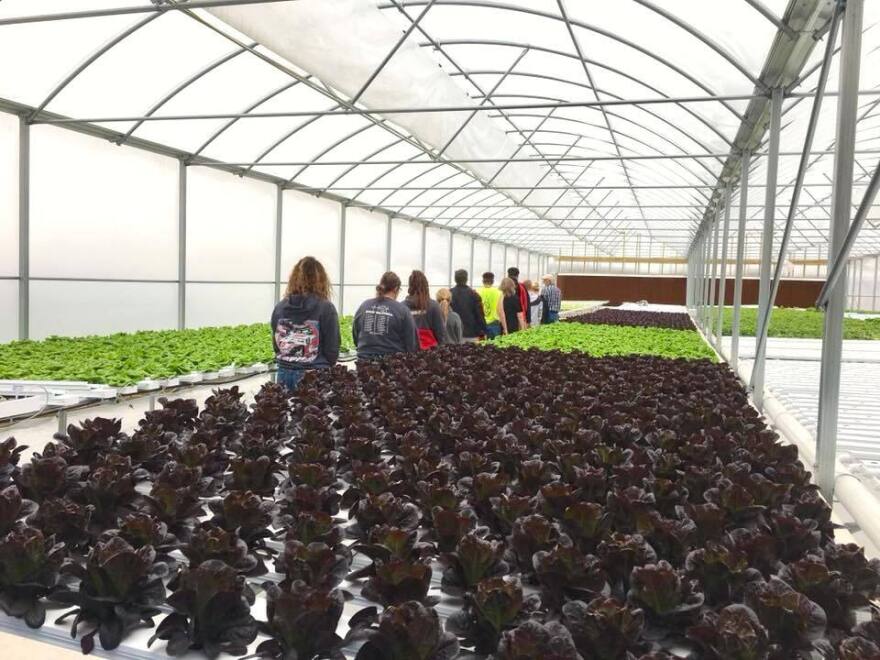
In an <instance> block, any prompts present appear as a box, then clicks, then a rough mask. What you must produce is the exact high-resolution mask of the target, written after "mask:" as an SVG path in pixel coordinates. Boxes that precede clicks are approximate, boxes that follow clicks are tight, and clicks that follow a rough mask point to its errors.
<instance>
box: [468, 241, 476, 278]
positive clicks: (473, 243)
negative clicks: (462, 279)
mask: <svg viewBox="0 0 880 660" xmlns="http://www.w3.org/2000/svg"><path fill="white" fill-rule="evenodd" d="M470 238H471V257H470V267H469V268H468V275H469V281H470V283H471V286H474V285H475V284H476V283H477V276H476V273H474V250H476V244H477V241H476V240H475V239H474V237H473V236H471V237H470Z"/></svg>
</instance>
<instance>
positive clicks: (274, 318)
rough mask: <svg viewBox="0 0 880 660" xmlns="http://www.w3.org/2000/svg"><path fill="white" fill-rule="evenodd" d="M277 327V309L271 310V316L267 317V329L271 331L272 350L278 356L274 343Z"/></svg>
mask: <svg viewBox="0 0 880 660" xmlns="http://www.w3.org/2000/svg"><path fill="white" fill-rule="evenodd" d="M276 327H278V308H277V307H275V308H274V309H273V310H272V316H271V317H269V328H271V330H272V350H273V351H275V355H278V344H277V343H276V342H275V328H276Z"/></svg>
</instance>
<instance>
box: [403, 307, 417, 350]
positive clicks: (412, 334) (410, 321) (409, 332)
mask: <svg viewBox="0 0 880 660" xmlns="http://www.w3.org/2000/svg"><path fill="white" fill-rule="evenodd" d="M404 308H405V310H406V311H405V314H404V317H403V346H404V348H405V349H406V352H407V353H415V352H417V351H418V350H419V334H418V331H417V330H416V320H415V319H414V318H413V315H412V312H411V311H410V310H409V307H406V306H404Z"/></svg>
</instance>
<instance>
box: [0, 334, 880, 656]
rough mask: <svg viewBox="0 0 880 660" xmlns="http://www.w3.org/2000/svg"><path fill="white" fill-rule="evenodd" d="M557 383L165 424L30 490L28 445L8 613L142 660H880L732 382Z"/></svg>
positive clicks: (313, 398)
mask: <svg viewBox="0 0 880 660" xmlns="http://www.w3.org/2000/svg"><path fill="white" fill-rule="evenodd" d="M540 357H541V359H540V360H536V359H535V354H534V353H533V352H528V351H521V350H518V349H515V348H514V349H507V350H499V349H496V348H494V347H491V346H490V347H482V346H464V347H455V348H441V349H437V350H433V351H425V352H421V353H418V354H410V355H403V356H398V357H394V358H390V359H386V360H383V361H375V362H365V363H361V364H360V365H359V366H358V370H357V372H355V371H351V370H346V369H343V368H338V369H335V370H332V371H328V372H324V373H321V374H310V375H308V376H307V377H306V378H305V380H304V381H303V386H302V387H301V388H300V389H299V390H298V391H297V393H296V395H295V396H294V397H293V398H291V399H288V398H287V396H286V395H285V393H284V392H283V390H281V389H280V388H279V387H278V386H276V385H266V386H265V387H264V388H263V390H262V391H261V392H260V394H259V395H258V396H257V399H256V404H255V405H254V407H253V409H252V410H248V409H246V408H245V406H244V405H243V404H242V403H241V399H240V395H239V394H238V392H237V391H236V390H235V388H232V389H229V390H219V391H217V392H216V393H215V395H214V396H213V397H212V398H210V399H209V400H208V401H206V403H205V406H204V409H203V410H201V411H199V410H197V408H196V406H195V404H194V403H193V402H187V401H183V400H177V401H170V402H169V401H165V402H163V407H162V408H161V409H159V410H156V411H153V412H150V413H147V415H146V416H145V418H144V420H143V421H142V422H141V423H140V425H139V427H138V429H137V430H135V431H134V432H133V433H132V434H131V435H128V434H125V433H122V432H121V428H120V426H119V424H118V423H115V422H111V421H108V420H95V421H91V422H84V423H83V425H82V426H81V427H71V428H70V429H69V432H68V434H67V436H63V437H60V438H58V439H57V440H56V441H55V442H53V443H52V444H51V445H49V446H47V447H46V449H45V450H44V451H43V452H42V454H41V455H38V456H35V457H34V458H33V459H32V460H31V461H29V462H27V463H25V464H23V465H20V466H19V465H17V463H18V461H17V457H18V450H17V449H16V448H15V447H14V443H11V442H8V443H6V444H5V445H3V452H2V453H0V456H2V457H3V462H2V465H0V476H2V479H3V482H4V485H5V486H6V488H5V489H4V490H3V491H2V497H0V503H2V506H0V525H2V526H3V530H2V531H4V532H6V536H5V537H3V538H2V539H0V607H2V608H3V609H5V610H6V611H7V613H9V614H11V615H13V616H19V617H23V618H24V619H25V621H27V622H28V623H29V624H30V625H33V626H37V625H39V624H41V623H42V622H43V619H44V618H45V607H46V604H47V603H53V602H54V603H58V604H59V605H61V606H63V607H64V608H65V609H66V608H79V609H80V612H79V614H78V615H72V616H71V617H70V619H68V620H69V621H75V623H74V624H73V629H74V632H75V634H76V635H77V637H78V639H79V640H80V641H81V642H82V644H83V648H84V649H85V650H90V649H91V648H92V646H93V645H103V646H105V647H113V646H115V645H116V644H117V643H120V642H121V643H122V644H123V646H124V648H125V649H126V650H127V655H128V656H134V657H146V651H145V649H144V648H139V649H138V651H137V652H133V651H131V650H130V646H129V645H131V644H133V643H135V642H140V641H144V640H145V638H146V637H147V636H148V635H149V633H148V632H144V631H143V630H141V629H133V628H134V626H136V625H140V624H142V623H144V622H146V621H156V622H159V625H158V628H156V629H155V631H154V632H155V633H156V635H157V636H158V637H159V639H160V640H161V641H159V642H158V645H159V647H158V648H159V649H161V648H162V646H163V645H164V646H165V647H166V649H167V650H168V651H170V652H172V653H184V652H190V651H193V652H199V651H200V652H204V653H206V654H208V655H214V654H216V653H218V652H221V651H223V652H230V653H232V654H243V653H246V652H257V653H258V654H259V655H261V656H262V657H271V658H285V659H289V658H297V660H304V659H312V658H325V657H334V658H335V657H342V655H340V654H344V655H345V656H348V657H355V656H356V657H357V658H359V659H360V660H450V659H451V658H454V657H462V658H464V657H472V656H473V655H477V656H484V655H486V654H491V655H492V657H493V658H495V659H496V660H539V659H542V660H543V659H546V660H549V659H551V658H552V659H553V660H588V659H592V658H603V659H604V658H610V659H614V658H620V659H621V660H630V659H631V658H636V659H640V660H660V659H662V658H670V657H674V656H680V657H683V656H684V655H685V654H688V653H693V654H694V657H698V658H767V659H772V660H777V659H778V660H782V659H789V658H809V657H826V658H834V657H838V658H841V659H843V660H855V659H856V658H859V659H865V658H874V657H876V656H877V654H878V653H880V650H878V644H880V620H875V621H874V622H873V623H871V622H870V621H868V619H869V614H868V608H867V604H868V601H869V599H870V598H873V597H875V596H876V594H877V589H878V585H880V564H878V562H869V561H868V560H866V559H865V557H864V555H863V553H862V551H861V550H860V549H859V548H858V547H856V546H852V545H837V544H835V542H834V540H833V533H834V529H833V526H832V524H831V522H830V510H829V508H828V506H827V505H826V503H825V502H824V500H822V498H821V497H820V496H819V494H818V492H817V490H816V489H815V487H813V486H812V485H811V484H810V482H809V473H808V472H806V470H805V469H804V466H803V465H802V464H801V463H800V462H799V461H798V460H797V453H796V451H795V450H794V448H793V447H790V446H786V445H783V444H781V443H780V442H779V441H778V440H777V438H776V436H775V435H774V434H773V433H772V432H771V431H769V430H768V429H767V428H766V427H765V426H764V425H763V422H762V421H761V419H760V417H759V415H758V413H757V412H756V411H755V410H754V409H753V408H752V407H751V406H750V405H749V403H748V399H747V396H746V394H745V392H744V391H743V389H742V388H741V387H740V385H739V383H738V381H737V380H736V378H735V377H734V376H733V374H732V373H731V372H730V370H729V369H728V368H727V367H726V366H724V365H719V364H714V363H712V362H709V361H707V360H691V361H687V360H668V359H662V358H656V357H631V358H617V357H611V358H593V357H589V356H587V355H584V354H579V353H572V354H567V355H566V354H562V353H559V352H548V353H544V354H541V356H540ZM9 484H13V485H9ZM22 495H23V496H24V497H26V498H29V499H31V500H33V501H35V502H36V503H37V506H38V507H39V508H37V509H36V511H34V510H33V509H34V506H33V505H30V504H27V503H25V502H23V501H22V499H21V497H22ZM343 516H344V517H343ZM59 544H60V545H59ZM59 569H61V574H62V575H63V576H64V577H62V578H59V576H58V574H59ZM273 569H274V570H273ZM169 580H170V581H169ZM346 592H351V593H352V594H353V595H352V596H347V595H346ZM255 593H258V594H259V595H256V596H255ZM347 601H348V602H347ZM370 601H372V602H373V604H374V608H375V609H372V608H369V607H365V608H363V609H361V605H367V604H368V603H369V602H370ZM111 605H112V607H111ZM63 611H64V609H61V610H60V612H63ZM343 613H345V614H344V615H343ZM56 616H57V613H53V614H52V615H51V617H50V619H54V618H55V617H56ZM255 618H259V619H263V620H264V621H265V622H264V623H259V622H258V621H257V620H256V619H255ZM341 620H342V621H345V625H340V621H341ZM46 625H47V627H48V629H49V631H50V632H52V631H57V630H58V628H57V626H54V625H53V624H51V623H49V624H46ZM444 628H445V629H444ZM364 640H366V643H364ZM670 654H674V656H673V655H670Z"/></svg>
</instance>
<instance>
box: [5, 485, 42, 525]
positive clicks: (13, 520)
mask: <svg viewBox="0 0 880 660" xmlns="http://www.w3.org/2000/svg"><path fill="white" fill-rule="evenodd" d="M36 510H37V505H36V504H34V503H33V502H31V501H29V500H26V499H24V498H23V497H22V496H21V493H20V492H19V490H18V488H17V487H16V486H7V487H6V488H4V489H3V490H2V491H0V535H2V534H6V533H7V532H10V531H12V529H13V527H15V526H16V525H17V524H18V521H20V520H21V519H22V518H24V517H26V516H29V515H31V514H33V513H34V512H35V511H36Z"/></svg>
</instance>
